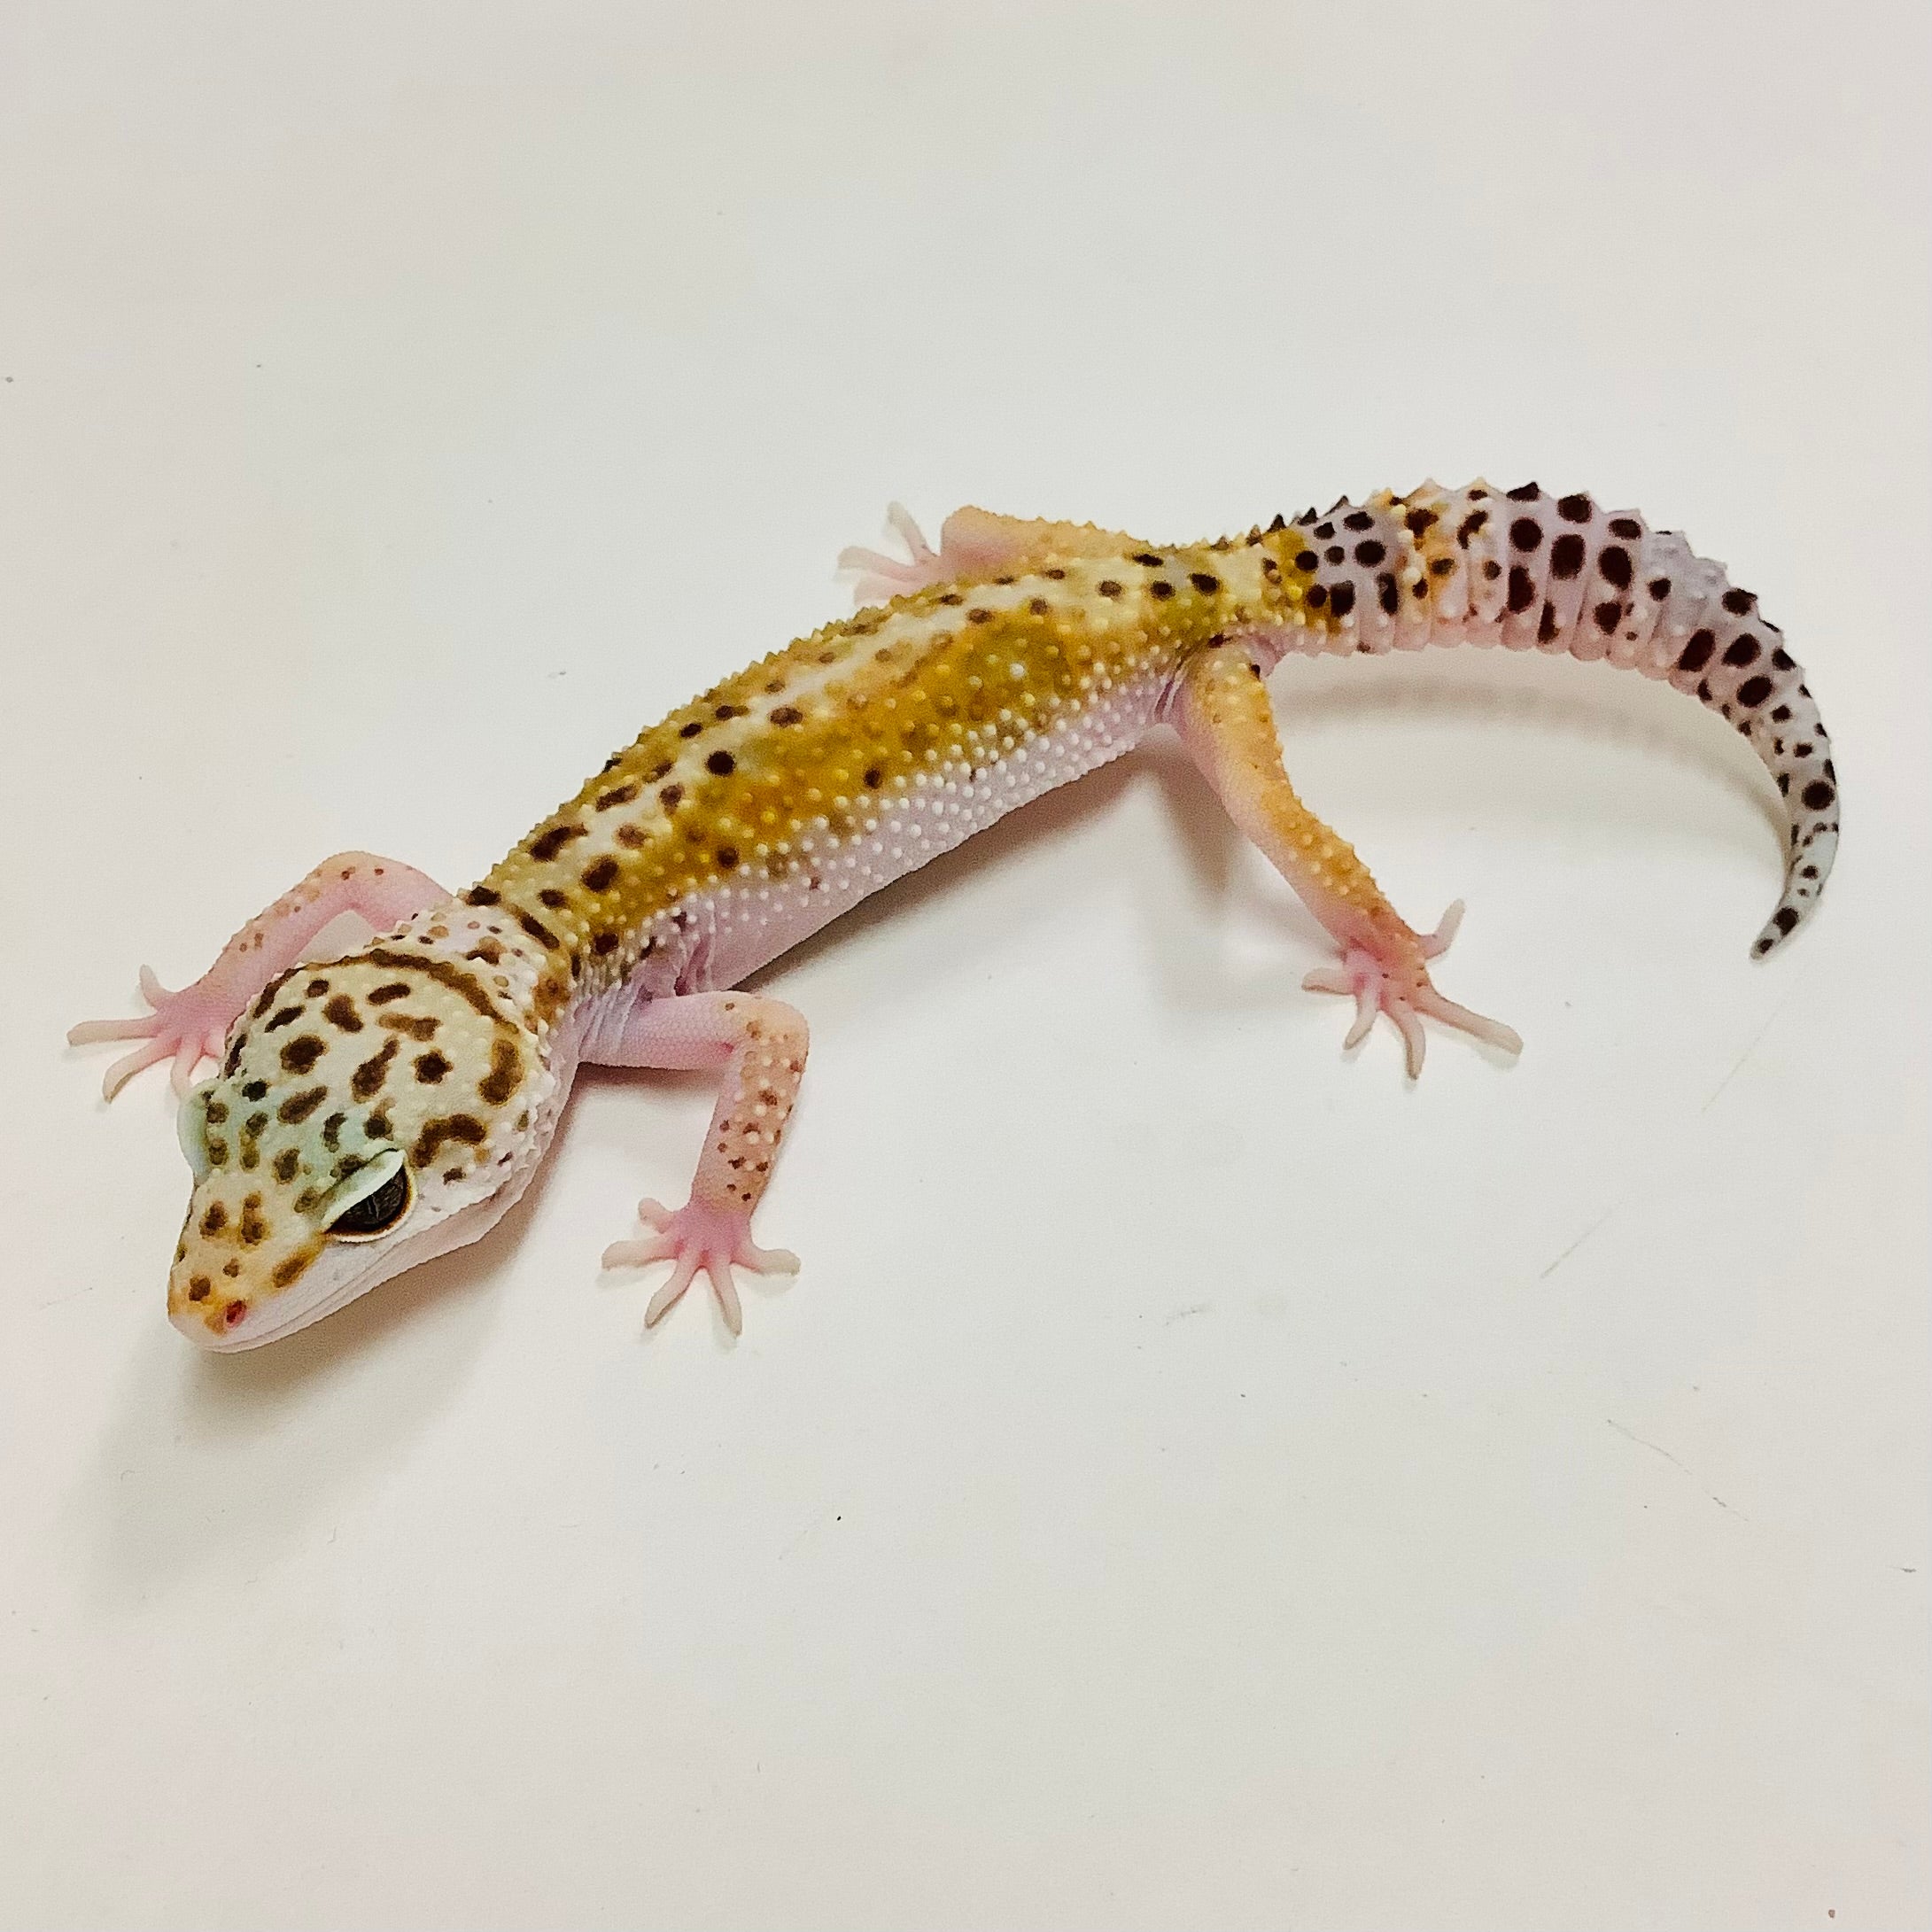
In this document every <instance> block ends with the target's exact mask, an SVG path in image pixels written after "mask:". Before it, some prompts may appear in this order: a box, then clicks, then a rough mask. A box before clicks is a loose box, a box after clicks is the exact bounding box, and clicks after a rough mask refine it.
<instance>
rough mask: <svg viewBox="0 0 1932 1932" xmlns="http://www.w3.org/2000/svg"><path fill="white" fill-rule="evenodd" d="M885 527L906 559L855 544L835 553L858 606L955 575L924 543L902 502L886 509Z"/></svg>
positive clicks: (880, 600) (890, 599)
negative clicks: (850, 579) (848, 576)
mask: <svg viewBox="0 0 1932 1932" xmlns="http://www.w3.org/2000/svg"><path fill="white" fill-rule="evenodd" d="M886 524H887V526H888V528H889V529H890V530H891V531H893V533H894V534H895V535H896V537H897V538H898V539H899V541H900V542H901V543H903V544H904V546H905V547H906V552H907V560H906V561H904V562H903V563H902V562H901V561H900V559H898V558H897V557H888V556H887V555H883V554H882V553H881V552H880V551H877V550H865V549H862V548H860V547H858V546H857V545H856V544H855V545H854V546H852V547H850V549H845V550H842V551H840V552H839V564H838V567H839V569H840V570H850V571H851V572H853V573H855V575H856V577H857V581H856V582H855V583H854V584H853V586H852V595H853V596H854V597H855V598H856V599H857V601H858V602H859V603H860V604H861V605H865V604H882V603H889V602H890V601H892V599H893V598H895V597H905V596H909V595H911V594H912V592H914V591H916V590H924V589H925V588H926V587H927V585H929V584H941V583H943V582H944V581H945V580H946V578H949V577H951V576H953V575H954V574H955V567H954V566H953V565H952V564H950V563H948V562H947V561H946V559H945V558H944V557H943V555H941V554H940V553H939V552H938V551H937V550H935V549H934V548H933V547H932V545H930V544H929V543H927V540H926V538H925V535H924V533H923V532H922V531H920V529H919V525H918V524H916V523H915V522H914V521H913V520H912V512H911V511H910V510H909V509H907V508H906V507H905V505H904V504H903V503H891V504H888V506H887V507H886Z"/></svg>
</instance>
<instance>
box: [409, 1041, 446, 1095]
mask: <svg viewBox="0 0 1932 1932" xmlns="http://www.w3.org/2000/svg"><path fill="white" fill-rule="evenodd" d="M415 1067H416V1079H417V1081H418V1082H420V1083H421V1084H422V1085H423V1086H425V1087H433V1086H436V1085H438V1083H439V1082H441V1080H442V1078H443V1076H444V1075H446V1073H448V1071H449V1067H450V1063H449V1061H448V1060H446V1059H444V1057H443V1056H442V1055H441V1054H440V1053H438V1051H436V1049H435V1048H434V1047H431V1049H430V1051H428V1052H427V1053H419V1054H417V1055H416V1063H415Z"/></svg>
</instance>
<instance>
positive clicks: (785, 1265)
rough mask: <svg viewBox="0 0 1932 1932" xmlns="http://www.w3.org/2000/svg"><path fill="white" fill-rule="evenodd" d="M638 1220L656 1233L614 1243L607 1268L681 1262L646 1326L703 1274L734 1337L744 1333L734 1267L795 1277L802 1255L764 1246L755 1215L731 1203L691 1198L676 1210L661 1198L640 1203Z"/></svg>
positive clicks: (646, 1315)
mask: <svg viewBox="0 0 1932 1932" xmlns="http://www.w3.org/2000/svg"><path fill="white" fill-rule="evenodd" d="M637 1213H638V1219H639V1220H640V1221H641V1222H644V1224H645V1225H646V1226H647V1227H649V1228H653V1229H656V1230H657V1231H656V1233H655V1234H653V1235H651V1236H649V1237H648V1238H645V1239H643V1240H641V1241H615V1242H613V1243H612V1244H611V1245H609V1247H608V1248H606V1249H605V1250H604V1254H603V1265H604V1266H605V1267H606V1268H646V1267H648V1266H649V1265H650V1264H651V1263H652V1262H653V1261H671V1262H674V1263H675V1264H676V1265H675V1266H674V1267H673V1268H672V1269H671V1279H670V1280H669V1281H667V1282H665V1283H664V1284H663V1286H662V1287H660V1288H659V1289H658V1291H657V1292H656V1294H654V1295H653V1296H652V1297H651V1299H650V1305H649V1306H648V1307H647V1308H646V1309H645V1310H644V1326H645V1327H646V1328H656V1325H657V1324H658V1323H660V1322H661V1321H663V1318H664V1316H665V1315H668V1314H670V1312H671V1309H672V1308H674V1307H676V1306H677V1305H678V1303H679V1301H680V1300H683V1299H684V1293H685V1291H686V1290H687V1288H688V1287H690V1285H691V1284H692V1283H693V1282H694V1281H695V1280H696V1279H697V1277H698V1276H699V1275H700V1274H701V1273H702V1274H703V1275H704V1276H706V1278H707V1279H708V1280H709V1281H710V1284H711V1292H712V1293H713V1294H714V1295H715V1296H716V1297H717V1298H718V1312H719V1314H721V1315H723V1316H724V1317H725V1327H726V1328H728V1329H729V1330H730V1331H732V1333H733V1335H740V1334H742V1333H743V1332H744V1310H743V1308H742V1307H741V1305H740V1303H739V1300H738V1284H737V1282H736V1280H735V1279H734V1278H733V1274H732V1270H733V1269H734V1268H749V1269H750V1270H751V1271H752V1273H753V1274H755V1275H795V1274H796V1273H797V1272H798V1257H797V1256H796V1255H795V1254H794V1253H791V1252H790V1251H789V1250H788V1249H786V1248H761V1247H760V1246H759V1245H757V1242H755V1241H754V1240H753V1239H752V1238H751V1217H750V1216H749V1214H744V1213H742V1212H741V1211H740V1210H737V1209H735V1208H729V1207H710V1206H708V1205H706V1204H705V1203H703V1202H700V1201H696V1200H691V1201H687V1202H686V1203H685V1205H684V1206H683V1207H680V1208H679V1209H677V1210H676V1211H675V1212H673V1211H672V1210H671V1209H670V1208H668V1207H664V1206H663V1204H662V1203H661V1202H659V1201H654V1200H641V1201H640V1202H639V1203H638V1204H637Z"/></svg>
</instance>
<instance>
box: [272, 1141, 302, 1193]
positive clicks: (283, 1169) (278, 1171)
mask: <svg viewBox="0 0 1932 1932" xmlns="http://www.w3.org/2000/svg"><path fill="white" fill-rule="evenodd" d="M301 1159H302V1157H301V1155H300V1154H299V1153H298V1152H296V1150H295V1149H294V1148H292V1147H284V1148H283V1150H282V1152H280V1153H278V1154H277V1155H276V1156H275V1179H276V1180H278V1181H279V1182H281V1183H282V1184H283V1187H286V1186H287V1185H288V1184H289V1183H290V1182H291V1181H292V1180H293V1179H294V1178H295V1170H296V1168H298V1167H299V1165H300V1164H301Z"/></svg>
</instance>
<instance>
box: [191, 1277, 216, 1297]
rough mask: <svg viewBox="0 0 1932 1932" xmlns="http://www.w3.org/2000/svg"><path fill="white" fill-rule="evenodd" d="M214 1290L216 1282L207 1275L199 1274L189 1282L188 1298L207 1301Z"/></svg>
mask: <svg viewBox="0 0 1932 1932" xmlns="http://www.w3.org/2000/svg"><path fill="white" fill-rule="evenodd" d="M213 1292H214V1284H213V1282H212V1281H210V1280H209V1279H208V1277H207V1276H206V1275H197V1276H193V1277H192V1278H191V1279H190V1282H189V1284H188V1299H189V1300H190V1301H206V1300H207V1299H208V1297H209V1296H210V1295H211V1294H213Z"/></svg>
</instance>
